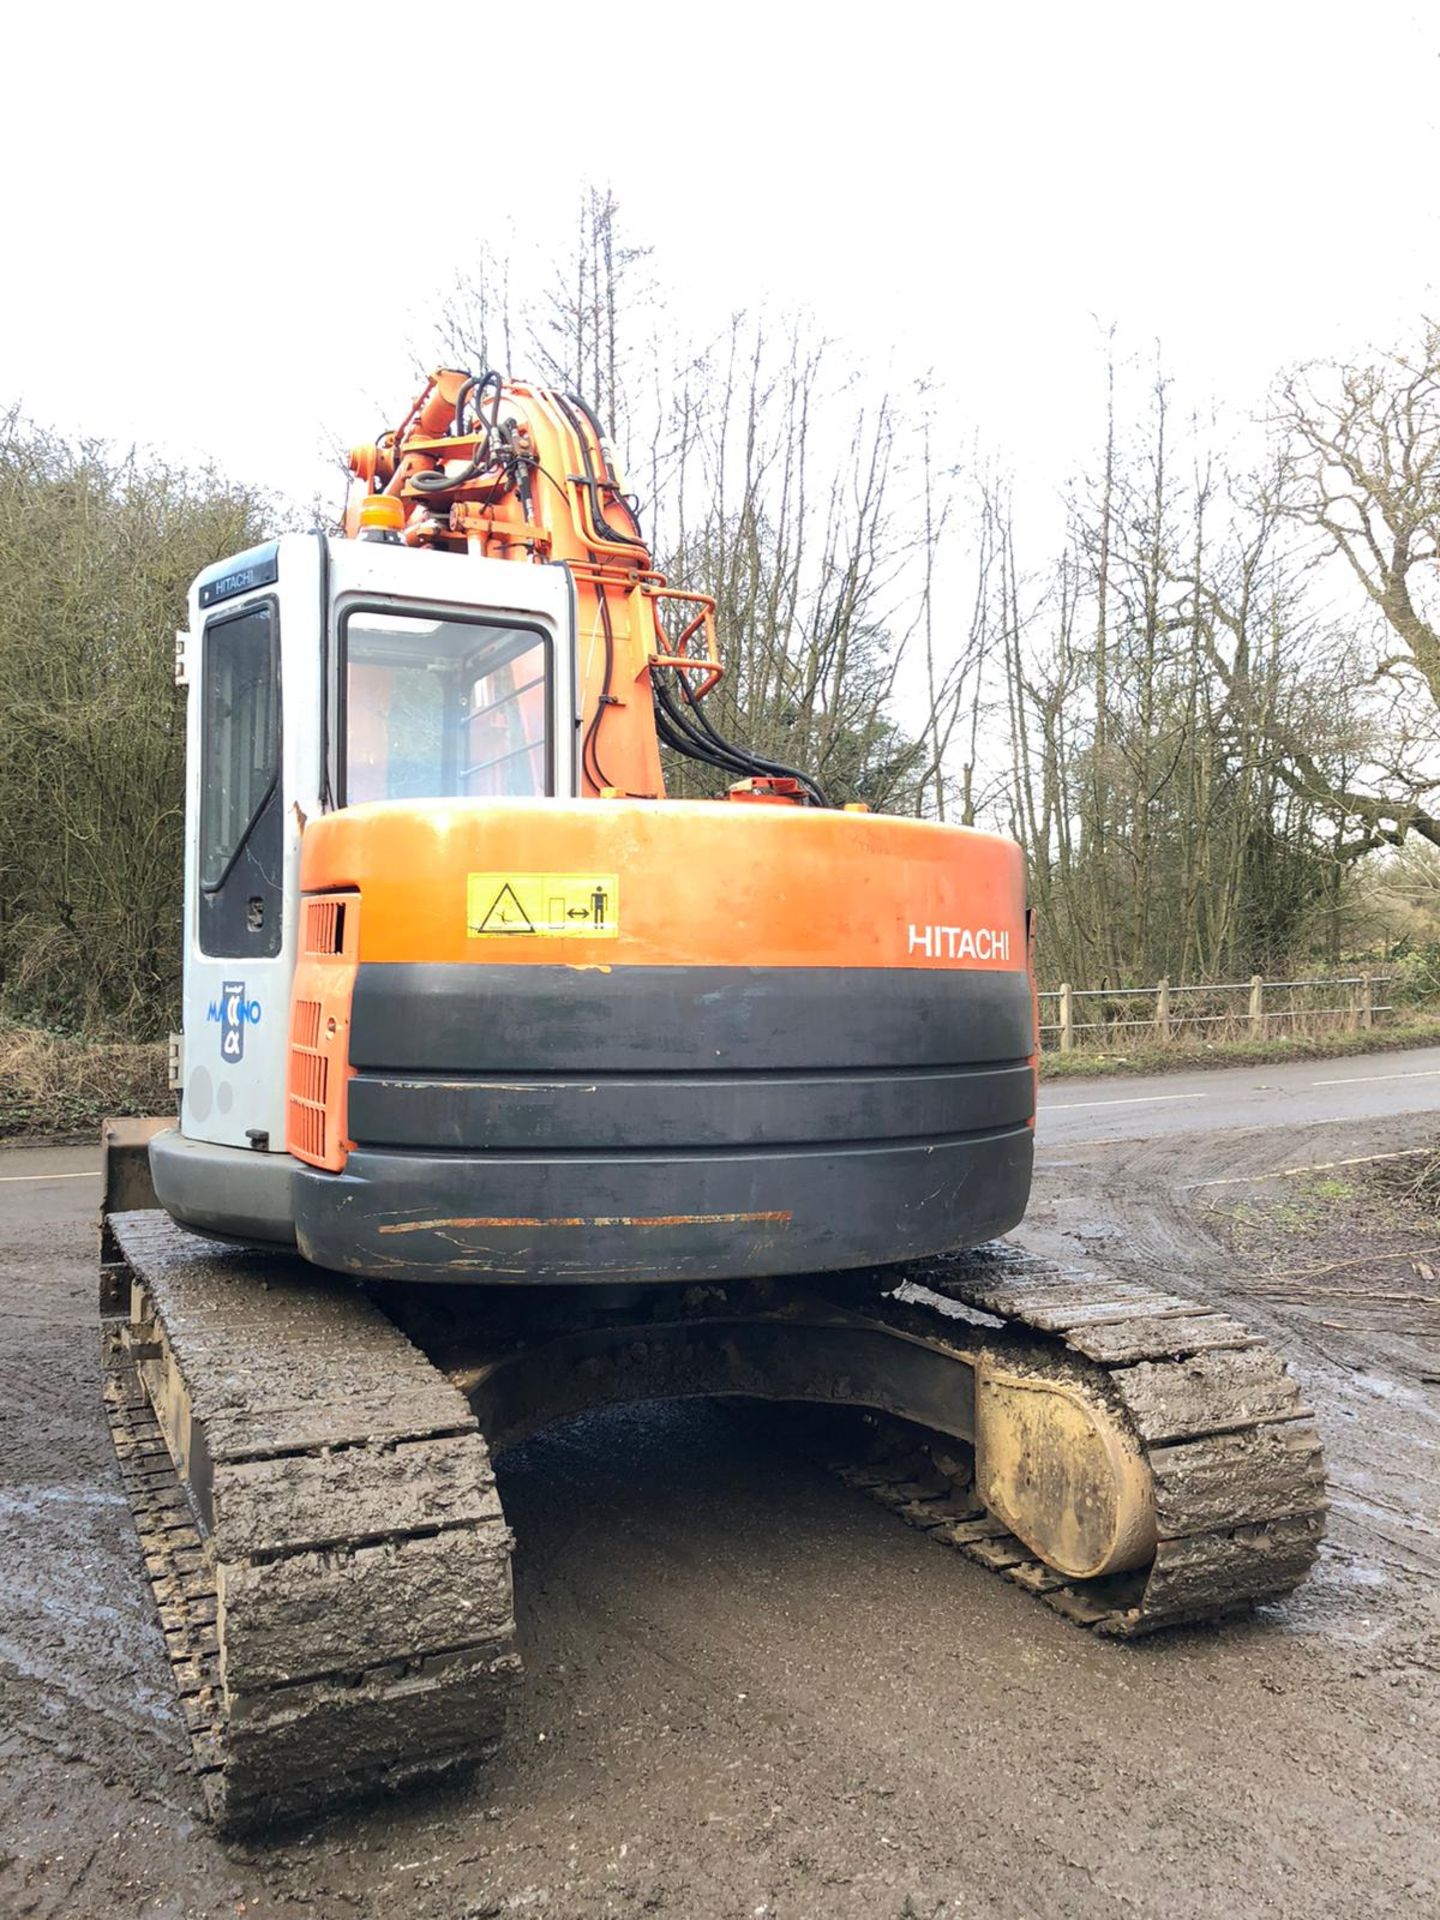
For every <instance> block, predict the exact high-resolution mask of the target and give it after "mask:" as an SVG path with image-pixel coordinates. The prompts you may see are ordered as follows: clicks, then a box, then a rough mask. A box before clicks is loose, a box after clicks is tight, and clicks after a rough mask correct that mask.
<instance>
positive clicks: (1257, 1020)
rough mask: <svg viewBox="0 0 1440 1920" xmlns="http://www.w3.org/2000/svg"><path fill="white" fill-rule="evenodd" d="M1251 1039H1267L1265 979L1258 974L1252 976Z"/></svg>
mask: <svg viewBox="0 0 1440 1920" xmlns="http://www.w3.org/2000/svg"><path fill="white" fill-rule="evenodd" d="M1250 1038H1251V1039H1252V1040H1263V1039H1264V1038H1265V979H1264V976H1263V975H1262V974H1258V973H1252V974H1251V976H1250Z"/></svg>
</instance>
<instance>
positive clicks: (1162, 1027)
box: [1155, 979, 1170, 1040]
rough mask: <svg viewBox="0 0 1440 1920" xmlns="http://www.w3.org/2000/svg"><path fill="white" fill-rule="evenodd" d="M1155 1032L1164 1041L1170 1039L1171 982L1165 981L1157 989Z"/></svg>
mask: <svg viewBox="0 0 1440 1920" xmlns="http://www.w3.org/2000/svg"><path fill="white" fill-rule="evenodd" d="M1155 1031H1156V1033H1158V1034H1159V1036H1160V1038H1161V1039H1162V1040H1168V1039H1169V1038H1170V982H1169V980H1168V979H1164V980H1162V981H1161V982H1160V984H1159V986H1158V987H1156V989H1155Z"/></svg>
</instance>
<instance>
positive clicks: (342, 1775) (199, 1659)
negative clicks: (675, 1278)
mask: <svg viewBox="0 0 1440 1920" xmlns="http://www.w3.org/2000/svg"><path fill="white" fill-rule="evenodd" d="M108 1224H109V1229H110V1233H111V1235H112V1236H113V1239H114V1242H115V1244H116V1245H117V1246H118V1249H119V1252H120V1254H121V1255H122V1256H123V1268H122V1269H121V1270H120V1271H119V1272H118V1273H117V1269H116V1267H115V1265H114V1264H113V1263H112V1266H111V1268H110V1272H109V1274H108V1276H107V1282H106V1284H107V1286H108V1287H109V1288H110V1296H109V1297H110V1299H111V1301H112V1303H114V1304H118V1303H119V1301H120V1300H126V1304H127V1305H128V1304H129V1302H128V1299H126V1296H127V1295H133V1298H134V1300H135V1302H136V1311H135V1312H133V1313H132V1315H131V1318H130V1319H129V1320H128V1321H124V1320H120V1319H113V1318H112V1319H110V1320H107V1321H106V1322H105V1324H104V1329H103V1340H104V1361H105V1404H106V1412H107V1415H108V1417H109V1421H110V1426H111V1432H112V1435H113V1437H114V1441H115V1451H116V1455H117V1458H118V1460H119V1464H120V1474H121V1481H122V1485H123V1487H124V1491H125V1495H126V1498H127V1500H128V1501H129V1504H130V1508H131V1512H132V1514H133V1516H134V1520H135V1526H136V1530H137V1533H138V1535H139V1539H140V1544H141V1548H142V1551H143V1553H144V1556H145V1566H146V1572H147V1574H148V1576H149V1580H150V1586H151V1591H152V1593H153V1596H154V1600H155V1606H156V1612H157V1615H158V1617H159V1622H160V1626H161V1629H162V1631H163V1633H164V1636H165V1644H166V1650H167V1652H168V1654H169V1658H170V1665H171V1671H172V1674H173V1676H174V1680H175V1686H176V1691H177V1694H178V1696H179V1700H180V1706H181V1710H182V1713H183V1714H184V1718H185V1722H186V1725H187V1728H188V1730H189V1733H190V1740H191V1747H192V1754H193V1765H194V1768H195V1770H196V1772H197V1774H198V1775H199V1777H200V1779H201V1781H202V1784H203V1786H204V1790H205V1795H206V1800H207V1804H208V1806H209V1810H210V1813H211V1816H212V1818H213V1819H214V1820H215V1821H216V1822H217V1824H219V1825H221V1826H223V1827H227V1828H231V1829H234V1828H240V1827H246V1826H252V1825H255V1824H258V1823H260V1822H263V1821H268V1820H273V1819H278V1818H286V1817H289V1816H291V1815H295V1814H301V1813H311V1812H314V1811H316V1810H317V1809H319V1808H322V1807H324V1806H326V1805H329V1804H331V1803H333V1802H338V1801H343V1800H348V1799H351V1798H354V1797H355V1796H357V1795H360V1794H365V1793H369V1792H373V1791H375V1790H376V1789H378V1788H390V1787H395V1786H398V1785H402V1784H404V1783H405V1782H406V1781H408V1780H411V1779H414V1778H416V1777H418V1776H433V1775H435V1774H438V1773H443V1772H447V1771H451V1770H454V1769H457V1768H460V1767H464V1766H467V1765H470V1764H472V1763H473V1762H474V1761H476V1760H478V1759H481V1758H483V1757H485V1756H486V1755H488V1754H489V1753H491V1752H493V1751H494V1748H495V1745H496V1743H497V1740H498V1737H499V1734H500V1731H501V1727H502V1724H503V1719H504V1712H505V1708H506V1705H507V1703H508V1700H509V1697H510V1694H511V1692H512V1690H513V1686H514V1682H515V1680H516V1678H517V1676H518V1672H519V1661H518V1658H517V1657H516V1655H515V1654H514V1652H513V1651H512V1650H511V1641H512V1638H513V1634H514V1619H513V1607H512V1599H511V1587H510V1565H509V1555H510V1545H511V1540H510V1535H509V1532H508V1530H507V1529H506V1526H505V1522H504V1518H503V1515H502V1514H501V1511H500V1503H499V1498H498V1495H497V1494H496V1491H495V1486H494V1477H493V1474H492V1473H491V1470H490V1461H489V1454H488V1451H487V1449H486V1446H485V1442H484V1439H483V1438H482V1436H481V1434H480V1432H479V1430H478V1427H477V1425H476V1423H475V1420H474V1418H473V1416H472V1415H471V1413H470V1410H469V1408H468V1407H467V1406H466V1404H465V1402H464V1400H463V1398H462V1397H461V1396H460V1395H459V1394H458V1393H457V1392H456V1391H455V1389H454V1388H453V1387H452V1386H450V1384H449V1382H447V1381H446V1380H444V1379H443V1377H442V1376H441V1375H439V1374H438V1373H437V1372H436V1371H435V1370H434V1368H432V1367H431V1366H430V1364H429V1362H428V1361H426V1360H425V1359H424V1357H423V1356H422V1355H421V1354H420V1353H419V1352H418V1351H417V1349H416V1348H415V1347H413V1346H412V1345H411V1343H410V1342H409V1341H408V1340H406V1339H405V1337H404V1335H403V1334H401V1333H400V1332H399V1330H398V1329H397V1328H395V1327H394V1326H393V1325H392V1323H391V1322H390V1321H389V1320H387V1319H386V1318H385V1317H384V1316H383V1315H382V1314H380V1313H379V1312H378V1310H377V1309H376V1308H375V1307H373V1306H372V1305H371V1304H370V1302H369V1301H368V1300H367V1299H366V1298H365V1296H364V1295H363V1294H362V1293H361V1292H360V1291H359V1290H358V1289H356V1288H354V1287H353V1286H351V1285H349V1284H348V1283H346V1282H343V1281H335V1280H332V1279H330V1278H328V1277H325V1276H318V1275H316V1274H315V1272H314V1270H313V1269H307V1268H305V1267H304V1266H302V1265H301V1264H300V1263H298V1262H296V1261H293V1260H291V1261H287V1260H284V1259H282V1258H280V1257H279V1256H277V1255H274V1254H247V1253H243V1252H238V1251H232V1250H229V1249H222V1248H219V1247H217V1246H216V1245H215V1244H214V1243H212V1242H209V1241H205V1240H202V1239H200V1238H198V1237H197V1236H195V1235H193V1234H189V1233H187V1232H185V1230H184V1229H182V1228H180V1227H177V1226H175V1225H174V1224H173V1223H172V1222H171V1221H169V1220H168V1219H167V1218H166V1217H165V1216H164V1215H160V1214H156V1213H153V1212H152V1213H137V1214H119V1215H114V1216H112V1217H111V1219H110V1221H109V1223H108ZM117 1279H118V1287H117V1284H116V1283H117ZM167 1383H168V1384H167ZM177 1383H178V1385H179V1387H180V1389H181V1391H180V1393H179V1395H178V1399H177V1395H176V1393H175V1388H176V1385H177ZM167 1394H168V1396H169V1399H168V1403H167ZM157 1396H158V1398H159V1400H160V1401H161V1403H162V1404H168V1405H169V1407H170V1411H169V1412H168V1413H167V1415H166V1417H165V1424H164V1427H162V1423H161V1420H160V1419H157V1412H156V1406H155V1404H153V1402H154V1400H155V1398H156V1397H157ZM177 1404H179V1405H180V1406H181V1407H182V1409H183V1411H182V1413H181V1414H180V1416H179V1417H178V1418H177V1416H176V1414H175V1412H174V1408H175V1406H176V1405H177ZM165 1427H168V1428H169V1430H170V1432H171V1433H172V1435H173V1434H179V1436H180V1439H181V1452H182V1457H183V1458H184V1462H185V1475H184V1477H182V1474H181V1473H180V1472H179V1471H177V1467H176V1463H175V1461H174V1460H173V1459H172V1457H171V1452H170V1447H169V1444H168V1443H167V1439H166V1433H165Z"/></svg>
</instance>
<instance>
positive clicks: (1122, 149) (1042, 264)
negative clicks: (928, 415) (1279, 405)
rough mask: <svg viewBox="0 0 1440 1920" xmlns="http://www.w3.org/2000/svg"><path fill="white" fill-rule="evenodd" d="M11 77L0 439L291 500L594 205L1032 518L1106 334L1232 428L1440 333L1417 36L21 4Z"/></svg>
mask: <svg viewBox="0 0 1440 1920" xmlns="http://www.w3.org/2000/svg"><path fill="white" fill-rule="evenodd" d="M5 49H6V58H5V63H4V65H5V75H6V81H7V84H6V86H5V130H6V140H5V155H6V160H7V166H6V175H7V179H6V188H5V193H4V196H3V202H0V262H3V279H4V286H5V297H4V299H3V301H0V405H4V404H6V403H8V402H12V401H16V400H18V401H19V402H20V403H21V404H22V406H23V408H24V409H25V411H26V412H27V413H29V414H30V415H31V416H32V417H33V418H35V419H36V420H38V421H41V422H44V423H46V424H49V425H53V426H55V427H57V428H59V429H60V430H61V431H63V432H67V433H74V432H79V431H90V432H95V433H99V434H102V435H104V436H107V437H111V438H115V439H118V440H121V441H126V442H128V441H131V440H138V441H141V442H144V443H149V444H152V445H155V446H158V447H160V448H162V449H163V450H164V451H166V452H167V453H172V454H177V455H180V456H183V457H187V458H193V457H197V456H198V457H207V456H208V457H212V458H213V459H214V460H215V461H216V462H217V464H218V465H220V466H221V467H222V468H223V469H224V470H226V471H227V472H229V473H231V474H233V475H234V476H235V477H236V478H239V479H244V480H250V481H256V482H260V483H262V484H266V485H269V486H272V487H274V488H276V489H278V490H280V491H282V492H284V493H286V494H289V495H291V496H292V497H294V498H296V499H299V500H307V499H308V498H309V497H310V496H311V495H312V493H313V492H315V490H316V489H322V490H324V492H325V493H326V494H327V496H328V497H331V498H334V497H336V496H337V494H338V487H337V484H336V481H335V479H334V477H333V472H332V470H331V469H329V468H328V467H327V464H326V463H327V458H328V450H329V448H330V447H331V446H332V445H333V444H334V443H335V442H336V441H339V442H341V443H343V444H348V443H349V442H350V441H352V440H361V439H367V438H369V437H370V435H371V434H372V432H373V431H374V430H375V428H376V427H377V426H378V425H379V424H380V422H381V420H382V419H385V418H393V417H394V416H395V415H396V414H398V412H399V411H400V409H401V407H402V406H403V403H404V402H405V400H406V399H407V398H408V397H409V392H410V386H411V379H410V359H411V351H412V349H419V350H420V351H422V352H425V351H426V350H427V349H428V332H429V328H430V324H431V318H430V317H431V314H432V312H433V309H434V307H435V305H436V303H437V299H438V296H439V294H440V293H441V292H443V290H444V289H445V287H446V286H447V284H448V283H449V282H450V280H451V279H452V278H453V276H454V274H455V272H456V271H457V270H458V269H460V268H462V267H463V266H464V265H465V263H466V260H467V257H470V256H472V255H473V251H474V247H475V244H476V242H477V241H478V239H479V238H480V237H482V236H483V235H485V234H486V233H487V232H491V233H495V234H497V235H499V236H500V237H501V238H502V239H503V238H504V231H505V230H506V229H507V228H510V229H513V230H515V231H518V232H520V233H523V234H527V235H534V236H535V237H536V239H537V241H538V243H539V244H540V246H541V247H542V249H545V248H548V247H549V246H551V245H552V244H553V247H554V249H555V250H556V251H557V252H559V251H562V250H563V249H564V247H565V246H566V245H567V244H568V240H569V236H570V232H571V224H572V216H573V210H574V206H575V201H576V197H577V193H578V190H579V187H580V185H581V183H582V182H583V181H585V180H590V181H593V182H595V183H596V184H598V185H604V184H606V183H608V184H610V185H611V186H613V188H614V190H615V191H616V193H617V195H618V196H619V198H620V201H621V204H622V207H623V209H624V213H625V217H626V219H627V222H628V224H629V227H630V229H631V231H632V233H633V234H634V236H635V237H636V238H637V239H639V240H641V241H649V242H651V243H653V244H654V245H655V247H656V248H657V253H658V259H657V268H658V271H659V273H660V275H661V277H662V278H663V279H664V280H665V281H666V282H667V283H669V284H671V285H672V286H674V287H676V288H677V289H678V290H679V299H680V300H681V301H682V302H683V303H685V305H686V306H687V307H688V309H689V317H690V318H691V319H692V320H694V321H703V320H704V319H705V318H706V317H707V316H709V317H713V318H714V319H716V320H719V319H722V318H723V316H724V315H726V314H727V313H728V312H729V311H730V310H731V309H732V308H735V307H740V306H745V307H753V306H756V305H757V304H762V303H763V304H765V305H767V306H788V305H793V304H803V305H806V306H808V307H809V308H810V309H811V310H812V311H813V312H814V314H815V316H816V318H817V320H818V322H819V323H820V325H821V326H822V327H823V328H824V329H825V330H826V331H827V332H829V333H831V334H833V335H836V336H839V337H840V338H841V339H843V340H846V341H848V342H849V343H850V344H851V346H852V347H853V348H854V350H855V351H857V352H859V353H862V354H870V353H873V354H876V355H883V356H884V357H885V358H886V359H887V360H888V361H889V363H890V365H891V366H892V367H893V368H895V369H897V370H898V372H899V373H901V374H906V373H909V372H919V371H920V370H922V369H923V368H925V367H927V366H932V365H933V366H934V367H935V368H936V369H938V370H940V371H942V372H943V373H944V375H945V376H946V380H947V384H948V387H949V390H950V393H951V395H952V398H953V405H954V408H955V411H956V416H957V420H958V421H959V422H960V423H962V424H963V427H964V428H965V429H966V431H967V437H968V429H969V428H971V427H974V428H977V429H978V430H979V431H980V433H981V435H982V437H983V438H984V439H985V440H986V441H988V442H989V443H990V444H991V445H994V446H996V447H998V448H1000V449H1001V450H1003V451H1004V452H1005V453H1006V454H1007V455H1008V456H1009V458H1010V459H1012V460H1013V461H1015V462H1016V463H1017V464H1018V466H1019V468H1020V470H1021V473H1022V476H1024V479H1025V481H1026V482H1027V483H1028V484H1029V485H1032V486H1033V485H1035V484H1036V483H1039V484H1041V485H1047V484H1053V485H1059V484H1060V483H1061V481H1062V480H1063V479H1064V478H1065V476H1066V474H1067V473H1068V472H1069V471H1070V470H1071V469H1072V468H1073V467H1074V465H1075V464H1076V462H1077V460H1079V459H1080V458H1082V457H1083V455H1084V453H1085V451H1086V450H1087V449H1088V447H1089V446H1090V445H1092V444H1093V441H1094V438H1095V434H1096V432H1097V430H1098V407H1099V387H1098V377H1097V360H1098V342H1099V340H1100V338H1101V336H1102V334H1103V329H1104V326H1105V325H1106V324H1108V323H1109V322H1111V321H1114V322H1115V323H1117V325H1118V326H1119V328H1120V330H1121V333H1122V336H1123V339H1124V341H1125V342H1126V343H1127V344H1128V345H1129V346H1131V347H1136V348H1139V347H1143V346H1145V345H1146V343H1148V342H1149V341H1150V340H1151V339H1153V338H1154V337H1156V336H1159V337H1160V338H1161V339H1162V340H1163V342H1164V347H1165V353H1166V359H1167V362H1168V364H1169V366H1170V368H1171V370H1172V372H1173V373H1175V374H1176V375H1177V376H1178V379H1179V382H1180V384H1181V387H1182V389H1183V393H1184V397H1185V398H1186V400H1187V401H1189V402H1194V401H1203V400H1204V399H1205V398H1206V397H1208V396H1214V397H1217V398H1219V399H1221V400H1222V401H1223V402H1224V403H1225V405H1226V406H1227V408H1234V409H1238V410H1245V409H1248V408H1251V407H1253V406H1255V405H1257V404H1258V403H1259V401H1260V399H1261V397H1262V395H1263V392H1264V389H1265V386H1266V383H1267V382H1268V380H1269V378H1270V376H1271V375H1272V374H1273V372H1274V371H1275V370H1276V368H1277V367H1279V366H1280V365H1282V364H1284V363H1286V362H1287V361H1290V360H1293V359H1296V358H1300V357H1306V356H1311V355H1315V354H1321V353H1325V352H1328V351H1337V352H1349V351H1351V350H1354V349H1357V348H1360V347H1363V346H1364V345H1365V344H1366V343H1368V342H1370V341H1372V340H1389V339H1392V338H1398V337H1400V336H1403V334H1404V333H1405V332H1406V331H1407V330H1408V329H1410V328H1411V327H1412V326H1413V323H1414V319H1415V317H1416V315H1417V314H1418V313H1419V312H1420V311H1422V310H1423V309H1425V308H1426V306H1427V305H1431V306H1433V304H1434V299H1433V290H1434V275H1435V272H1436V262H1437V260H1440V245H1437V242H1440V232H1437V226H1440V214H1437V206H1440V196H1437V193H1436V184H1437V179H1440V164H1437V162H1440V151H1437V139H1436V118H1437V107H1436V101H1437V97H1440V15H1437V13H1436V12H1435V10H1434V9H1433V8H1429V7H1422V6H1419V5H1414V4H1408V3H1407V0H1369V4H1367V5H1365V6H1363V7H1358V6H1355V5H1353V4H1346V5H1338V4H1334V0H1309V3H1308V4H1303V3H1301V0H1270V3H1269V4H1266V0H1250V4H1249V5H1232V4H1227V3H1225V0H1191V3H1190V4H1186V5H1176V4H1169V5H1167V4H1165V0H1149V3H1148V4H1128V3H1127V0H1114V3H1113V4H1105V3H1103V0H1101V3H1100V4H1094V3H1092V4H1089V5H1085V4H1079V3H1078V0H1077V3H1075V4H1070V5H1057V4H1046V3H1044V0H1035V3H1034V4H1031V5H1028V6H1017V5H1011V6H1009V7H1005V6H1004V5H995V4H991V5H988V6H984V7H980V6H972V5H964V4H952V5H949V6H941V5H932V4H928V3H926V0H919V3H917V0H912V3H911V4H908V5H906V4H899V5H892V6H889V7H876V6H865V7H861V6H854V5H845V4H832V5H830V6H828V7H821V6H818V5H814V4H811V5H808V6H804V7H799V6H794V5H787V4H785V0H772V3H771V4H769V5H755V4H753V3H752V0H717V3H716V4H714V5H712V6H709V7H701V6H698V5H691V6H682V5H679V4H673V5H670V6H656V5H652V4H649V3H648V0H644V3H641V4H630V5H625V6H620V7H615V6H603V7H600V6H596V5H594V4H593V0H589V4H586V5H584V6H579V5H571V4H568V0H550V3H549V4H548V5H546V6H544V7H539V6H536V7H531V6H527V5H518V6H514V7H510V8H501V7H493V6H491V7H481V6H476V5H467V4H465V0H460V4H458V5H456V4H452V5H449V6H435V7H421V6H418V5H413V4H406V0H392V4H390V5H388V6H385V7H380V6H371V5H365V4H360V5H348V6H345V7H343V8H342V7H338V6H331V5H320V4H310V3H307V0H291V3H290V4H289V5H287V6H284V7H277V6H274V5H271V4H267V3H265V0H254V3H253V4H248V5H246V6H243V7H241V6H225V7H219V6H207V5H205V4H203V0H199V3H197V0H191V4H188V5H186V6H183V7H178V8H172V7H168V6H158V5H150V6H147V5H145V4H144V3H143V0H138V3H137V4H134V5H130V6H124V7H121V6H115V5H110V4H107V5H105V6H103V7H100V6H90V5H79V6H70V7H66V6H62V5H58V4H55V0H51V3H50V4H48V5H36V4H33V3H31V0H16V4H14V5H13V6H12V7H11V8H10V9H9V10H8V12H7V20H6V27H5ZM517 371H523V370H521V369H517Z"/></svg>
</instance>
